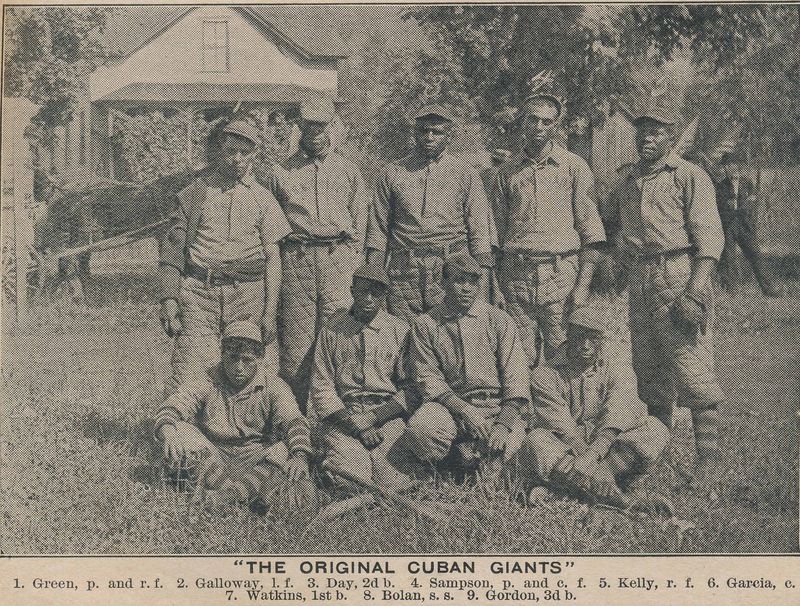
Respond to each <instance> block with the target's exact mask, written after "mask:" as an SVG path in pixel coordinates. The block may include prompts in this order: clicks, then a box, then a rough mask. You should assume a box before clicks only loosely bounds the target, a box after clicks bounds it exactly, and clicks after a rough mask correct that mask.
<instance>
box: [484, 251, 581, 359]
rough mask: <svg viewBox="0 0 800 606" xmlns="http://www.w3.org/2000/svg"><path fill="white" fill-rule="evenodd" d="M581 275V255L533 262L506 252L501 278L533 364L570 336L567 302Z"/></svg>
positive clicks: (550, 353)
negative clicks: (566, 326) (567, 329)
mask: <svg viewBox="0 0 800 606" xmlns="http://www.w3.org/2000/svg"><path fill="white" fill-rule="evenodd" d="M577 277H578V257H577V255H570V256H567V257H557V258H555V259H554V260H552V261H547V262H540V263H531V262H530V261H528V260H526V259H525V258H523V257H519V256H518V255H516V254H515V253H504V254H503V259H502V263H501V265H500V274H499V278H498V281H499V283H500V290H501V291H502V293H503V297H504V298H505V300H506V311H507V312H508V313H509V315H510V316H511V317H512V318H514V321H515V322H516V323H517V327H518V328H519V332H520V338H521V339H522V346H523V347H524V348H525V353H526V354H528V362H529V364H530V366H531V367H534V366H538V365H539V364H540V363H541V362H542V360H541V357H540V355H539V349H540V343H542V342H543V344H544V357H545V359H548V358H550V357H551V356H552V355H553V353H554V352H555V350H556V349H557V348H558V346H559V345H561V344H562V343H563V342H564V341H565V340H566V338H567V334H566V331H565V329H564V304H565V302H566V300H567V296H568V295H569V293H570V292H571V291H572V289H573V288H574V287H575V281H576V280H577Z"/></svg>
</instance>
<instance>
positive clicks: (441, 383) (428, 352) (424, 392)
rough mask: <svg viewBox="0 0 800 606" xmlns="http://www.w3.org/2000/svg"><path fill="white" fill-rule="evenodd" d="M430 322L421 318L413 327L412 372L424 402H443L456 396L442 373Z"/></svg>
mask: <svg viewBox="0 0 800 606" xmlns="http://www.w3.org/2000/svg"><path fill="white" fill-rule="evenodd" d="M429 322H430V320H429V319H428V317H426V316H420V317H418V318H417V319H415V320H414V322H413V324H412V325H411V344H410V356H411V372H412V374H413V377H414V378H415V379H416V382H417V385H418V386H419V390H420V395H421V396H422V398H423V401H426V402H427V401H441V400H442V399H443V398H446V397H448V396H452V395H455V393H454V392H453V390H452V388H451V387H450V385H449V384H448V383H447V379H446V378H445V376H444V373H442V370H441V366H440V364H439V357H438V356H437V355H436V346H435V344H434V343H433V335H432V334H431V332H432V331H431V326H430V325H429Z"/></svg>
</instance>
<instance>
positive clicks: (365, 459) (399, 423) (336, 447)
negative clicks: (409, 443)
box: [322, 419, 419, 490]
mask: <svg viewBox="0 0 800 606" xmlns="http://www.w3.org/2000/svg"><path fill="white" fill-rule="evenodd" d="M380 431H381V433H382V434H383V441H382V442H381V443H380V444H378V445H377V446H376V447H375V448H372V449H367V448H366V447H365V446H364V445H363V444H362V443H361V441H360V440H358V439H357V438H354V437H352V436H349V435H346V434H344V433H342V432H341V431H339V429H338V428H336V427H333V426H331V425H327V424H326V425H325V427H324V429H323V436H322V439H323V443H324V446H325V462H326V463H331V464H332V465H333V466H335V467H338V468H340V469H345V470H347V471H349V472H350V473H352V474H354V475H356V476H358V477H359V478H360V479H362V480H365V481H367V482H375V483H376V484H378V485H380V486H385V487H387V488H392V489H394V490H402V489H404V488H406V487H408V486H409V485H410V484H411V482H412V480H413V478H414V477H415V475H416V474H415V473H414V472H415V467H419V463H418V462H417V461H415V460H414V458H413V456H411V453H410V452H409V450H408V449H407V448H406V447H405V438H404V437H403V436H404V434H405V431H406V422H405V421H404V420H403V419H392V420H391V421H388V422H387V423H384V424H383V425H382V426H381V427H380Z"/></svg>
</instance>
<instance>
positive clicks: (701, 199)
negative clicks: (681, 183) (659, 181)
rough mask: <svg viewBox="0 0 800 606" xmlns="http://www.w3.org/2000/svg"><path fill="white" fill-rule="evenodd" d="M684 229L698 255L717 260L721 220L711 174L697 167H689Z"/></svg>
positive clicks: (719, 246)
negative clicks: (685, 224) (687, 232)
mask: <svg viewBox="0 0 800 606" xmlns="http://www.w3.org/2000/svg"><path fill="white" fill-rule="evenodd" d="M686 189H687V191H686V199H685V201H684V203H685V204H686V205H687V210H686V214H687V222H688V224H687V226H686V227H687V229H688V231H689V239H690V241H691V242H692V244H694V246H695V247H697V257H709V258H711V259H715V260H717V261H719V258H720V255H721V254H722V249H723V247H724V245H725V236H724V235H723V232H722V222H721V221H720V218H719V210H718V209H717V201H716V193H715V191H714V184H713V183H712V181H711V177H709V176H708V174H707V173H706V172H705V171H704V170H703V169H702V168H700V167H699V166H692V169H691V170H690V171H689V179H688V182H687V184H686Z"/></svg>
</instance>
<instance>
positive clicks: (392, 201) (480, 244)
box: [366, 104, 494, 321]
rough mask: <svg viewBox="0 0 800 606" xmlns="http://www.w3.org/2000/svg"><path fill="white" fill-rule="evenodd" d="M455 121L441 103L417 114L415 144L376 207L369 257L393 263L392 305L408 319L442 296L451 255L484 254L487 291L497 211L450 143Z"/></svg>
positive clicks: (384, 179)
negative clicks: (446, 263) (445, 267)
mask: <svg viewBox="0 0 800 606" xmlns="http://www.w3.org/2000/svg"><path fill="white" fill-rule="evenodd" d="M454 120H455V118H454V116H453V114H452V112H451V111H450V110H449V109H447V108H445V107H444V106H442V105H436V104H434V105H426V106H425V107H423V108H422V109H421V110H419V111H418V112H417V113H416V115H415V117H414V150H413V151H412V152H411V153H410V154H409V155H408V156H407V157H405V158H404V159H402V160H401V161H399V162H397V163H394V164H390V165H389V166H388V167H387V168H386V170H385V171H384V173H383V174H382V175H381V177H380V178H379V179H378V182H377V185H376V193H375V198H374V200H373V204H372V208H371V210H370V215H369V222H368V225H367V238H366V249H367V262H368V263H371V264H375V265H380V266H386V267H387V273H388V276H389V293H388V307H389V311H390V312H391V313H392V314H394V315H396V316H399V317H401V318H404V319H406V320H409V321H410V320H411V319H412V318H414V317H415V316H417V315H419V314H421V313H424V312H426V311H428V310H429V309H431V308H433V307H434V306H436V305H438V304H439V303H440V302H441V301H442V297H443V291H442V265H443V263H444V261H445V259H447V258H448V257H449V256H452V255H455V254H458V253H461V252H463V251H465V250H468V251H469V252H470V253H471V254H472V256H473V257H475V258H476V259H477V260H478V262H479V263H480V265H481V267H483V270H482V273H483V285H482V288H483V289H484V292H486V289H487V288H488V284H489V279H490V278H491V267H492V253H491V250H492V245H493V244H494V242H493V234H494V227H493V219H492V216H491V210H490V208H489V203H488V200H487V199H486V192H485V191H484V188H483V183H482V182H481V177H480V175H479V174H478V172H477V171H476V169H475V168H474V167H473V166H471V165H470V163H469V162H468V161H467V160H466V159H464V158H460V157H457V156H454V155H452V154H450V153H449V152H448V150H447V147H448V144H449V143H450V140H451V138H452V136H453V128H454ZM387 256H388V262H387Z"/></svg>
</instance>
